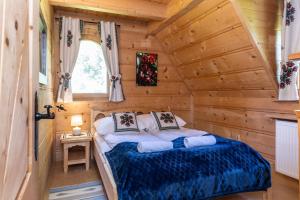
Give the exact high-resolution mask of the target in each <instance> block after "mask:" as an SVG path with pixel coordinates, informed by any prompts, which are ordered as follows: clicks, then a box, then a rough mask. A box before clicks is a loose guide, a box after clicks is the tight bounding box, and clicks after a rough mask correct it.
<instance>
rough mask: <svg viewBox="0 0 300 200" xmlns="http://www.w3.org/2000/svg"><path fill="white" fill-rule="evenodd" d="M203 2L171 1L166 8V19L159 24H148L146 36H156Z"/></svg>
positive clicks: (200, 0) (192, 0)
mask: <svg viewBox="0 0 300 200" xmlns="http://www.w3.org/2000/svg"><path fill="white" fill-rule="evenodd" d="M203 1H204V0H181V1H178V0H171V1H170V2H169V4H168V6H167V10H166V19H165V20H163V21H161V22H152V23H150V24H149V28H148V29H149V30H148V35H156V34H157V33H159V32H160V31H162V30H163V29H164V28H166V27H167V26H169V25H170V24H171V23H173V22H174V21H176V20H177V19H178V18H180V17H181V16H183V15H185V14H186V13H188V12H189V11H190V10H192V9H193V8H195V7H196V6H197V5H198V4H199V3H201V2H203Z"/></svg>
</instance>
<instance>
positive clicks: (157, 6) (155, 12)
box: [49, 0, 166, 21]
mask: <svg viewBox="0 0 300 200" xmlns="http://www.w3.org/2000/svg"><path fill="white" fill-rule="evenodd" d="M49 3H50V5H52V6H58V7H66V8H78V9H84V10H90V11H97V12H103V13H109V14H116V15H124V16H129V17H136V18H142V19H147V20H149V21H150V20H152V21H161V20H164V19H165V16H166V5H164V4H161V3H156V2H150V1H146V0H122V1H120V0H109V1H108V0H88V1H87V0H49Z"/></svg>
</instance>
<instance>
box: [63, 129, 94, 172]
mask: <svg viewBox="0 0 300 200" xmlns="http://www.w3.org/2000/svg"><path fill="white" fill-rule="evenodd" d="M92 138H93V137H92V135H91V134H90V133H87V132H82V133H81V135H79V136H74V135H73V134H72V133H65V134H62V135H61V138H60V142H61V143H62V144H63V151H64V172H65V173H67V172H68V166H69V165H75V164H85V169H86V170H89V168H90V142H91V141H92ZM75 146H80V147H84V155H81V156H80V157H79V158H78V155H77V154H76V155H74V156H71V155H69V148H71V147H75ZM70 154H71V152H70ZM72 157H75V158H72ZM69 158H70V159H69Z"/></svg>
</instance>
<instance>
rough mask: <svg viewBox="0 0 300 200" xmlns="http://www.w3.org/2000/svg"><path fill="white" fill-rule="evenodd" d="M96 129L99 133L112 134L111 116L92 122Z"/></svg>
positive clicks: (113, 129) (112, 122)
mask: <svg viewBox="0 0 300 200" xmlns="http://www.w3.org/2000/svg"><path fill="white" fill-rule="evenodd" d="M94 126H95V128H96V131H97V133H98V134H100V135H107V134H112V133H114V132H115V128H114V121H113V119H112V117H104V118H101V119H98V120H96V121H95V122H94Z"/></svg>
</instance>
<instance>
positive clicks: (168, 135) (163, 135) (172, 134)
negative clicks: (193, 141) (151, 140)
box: [152, 127, 208, 141]
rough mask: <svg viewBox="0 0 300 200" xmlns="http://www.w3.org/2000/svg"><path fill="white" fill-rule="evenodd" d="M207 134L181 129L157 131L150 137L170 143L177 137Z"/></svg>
mask: <svg viewBox="0 0 300 200" xmlns="http://www.w3.org/2000/svg"><path fill="white" fill-rule="evenodd" d="M207 133H208V132H206V131H201V130H196V129H190V128H184V127H181V128H180V129H174V130H164V131H158V132H155V133H152V135H153V136H155V137H158V138H160V139H162V140H165V141H172V140H175V139H177V138H179V137H193V136H202V135H205V134H207Z"/></svg>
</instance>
